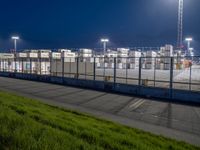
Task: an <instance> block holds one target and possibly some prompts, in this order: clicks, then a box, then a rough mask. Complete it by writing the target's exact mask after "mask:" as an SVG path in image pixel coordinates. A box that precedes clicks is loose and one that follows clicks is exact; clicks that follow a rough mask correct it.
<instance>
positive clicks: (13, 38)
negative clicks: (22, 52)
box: [12, 36, 19, 53]
mask: <svg viewBox="0 0 200 150" xmlns="http://www.w3.org/2000/svg"><path fill="white" fill-rule="evenodd" d="M12 40H14V50H15V53H16V51H17V40H19V36H12Z"/></svg>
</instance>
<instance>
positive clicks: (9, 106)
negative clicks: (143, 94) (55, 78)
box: [0, 91, 200, 150]
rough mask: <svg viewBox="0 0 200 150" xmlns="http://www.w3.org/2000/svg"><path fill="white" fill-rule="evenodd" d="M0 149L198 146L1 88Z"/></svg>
mask: <svg viewBox="0 0 200 150" xmlns="http://www.w3.org/2000/svg"><path fill="white" fill-rule="evenodd" d="M0 149H5V150H7V149H11V150H17V149H20V150H29V149H33V150H67V149H74V150H76V149H80V150H84V149H85V150H90V149H91V150H95V149H96V150H101V149H106V150H126V149H127V150H130V149H135V150H148V149H149V150H184V149H185V150H186V149H191V150H192V149H194V150H197V149H200V148H199V147H195V146H193V145H190V144H187V143H184V142H178V141H175V140H172V139H168V138H165V137H162V136H156V135H153V134H150V133H147V132H143V131H141V130H138V129H133V128H129V127H126V126H122V125H119V124H115V123H112V122H109V121H105V120H101V119H98V118H95V117H91V116H88V115H84V114H82V113H78V112H75V111H69V110H65V109H61V108H57V107H53V106H49V105H46V104H43V103H41V102H39V101H36V100H31V99H28V98H25V97H21V96H17V95H14V94H11V93H6V92H1V91H0Z"/></svg>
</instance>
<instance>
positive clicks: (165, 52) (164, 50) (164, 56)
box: [160, 45, 174, 70]
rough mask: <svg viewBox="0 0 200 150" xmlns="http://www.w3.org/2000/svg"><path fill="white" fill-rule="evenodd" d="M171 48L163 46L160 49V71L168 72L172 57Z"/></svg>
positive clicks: (170, 46)
mask: <svg viewBox="0 0 200 150" xmlns="http://www.w3.org/2000/svg"><path fill="white" fill-rule="evenodd" d="M173 54H174V52H173V46H172V45H165V47H161V48H160V55H161V58H160V69H162V70H169V69H170V65H171V59H170V57H173Z"/></svg>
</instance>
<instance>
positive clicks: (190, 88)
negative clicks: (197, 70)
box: [189, 65, 192, 91]
mask: <svg viewBox="0 0 200 150" xmlns="http://www.w3.org/2000/svg"><path fill="white" fill-rule="evenodd" d="M191 83H192V65H190V81H189V90H190V91H191V90H192V87H191Z"/></svg>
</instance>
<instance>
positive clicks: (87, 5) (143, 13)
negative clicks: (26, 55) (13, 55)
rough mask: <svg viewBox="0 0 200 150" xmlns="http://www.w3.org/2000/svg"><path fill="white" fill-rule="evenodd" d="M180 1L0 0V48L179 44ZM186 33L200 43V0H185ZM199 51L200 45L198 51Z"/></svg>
mask: <svg viewBox="0 0 200 150" xmlns="http://www.w3.org/2000/svg"><path fill="white" fill-rule="evenodd" d="M177 9H178V0H0V49H1V50H6V49H11V48H12V47H13V43H12V40H11V39H10V37H11V36H12V35H19V36H20V37H21V40H20V41H19V44H18V45H19V49H24V48H67V47H68V48H75V47H77V48H80V47H88V48H93V47H101V43H100V42H99V39H100V38H101V37H108V38H109V39H110V41H111V42H110V45H109V46H110V47H128V46H132V47H135V46H160V45H162V44H165V43H169V44H176V38H177V11H178V10H177ZM184 11H185V12H184V36H190V35H191V36H192V37H193V38H194V40H195V41H194V42H193V46H194V47H195V48H196V49H198V47H200V14H199V12H200V0H185V6H184ZM199 50H200V49H199Z"/></svg>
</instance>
